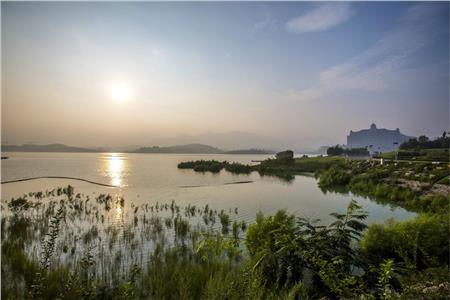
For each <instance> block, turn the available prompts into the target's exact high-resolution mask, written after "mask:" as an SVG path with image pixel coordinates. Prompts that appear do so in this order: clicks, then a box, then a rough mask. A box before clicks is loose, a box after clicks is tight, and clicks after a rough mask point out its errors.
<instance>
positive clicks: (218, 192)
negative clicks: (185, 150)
mask: <svg viewBox="0 0 450 300" xmlns="http://www.w3.org/2000/svg"><path fill="white" fill-rule="evenodd" d="M7 155H8V156H9V159H8V160H2V166H1V170H2V181H9V180H14V179H21V178H27V177H37V176H70V177H79V178H84V179H88V180H92V181H96V182H101V183H106V184H112V185H116V186H119V188H106V187H100V186H96V185H92V184H89V183H85V182H79V181H74V180H63V179H39V180H33V181H27V182H19V183H9V184H2V193H1V194H2V199H10V198H11V197H15V196H20V195H22V194H24V193H26V192H29V191H41V190H46V189H52V188H55V187H58V186H63V185H67V184H71V185H73V186H75V188H76V190H77V191H79V192H83V193H86V194H94V193H95V194H98V193H110V194H112V195H115V196H119V195H120V196H124V197H125V199H126V200H127V201H132V202H134V203H135V204H137V205H140V204H145V203H149V205H154V204H155V203H156V202H159V203H161V202H170V201H172V200H175V201H176V202H177V203H178V204H180V205H187V204H189V203H190V204H194V205H197V206H204V205H205V204H209V206H210V207H212V208H214V209H217V210H219V209H226V210H228V209H233V210H234V208H235V207H237V208H238V211H239V213H238V219H243V220H245V221H247V222H250V221H252V220H253V219H254V217H255V214H256V213H257V212H258V211H262V212H264V213H267V214H272V213H274V212H275V211H276V210H277V209H286V210H287V211H288V212H291V213H296V214H298V215H302V216H306V217H317V218H321V219H323V220H324V221H328V220H331V218H330V217H329V213H331V212H344V211H345V208H346V206H347V204H348V203H349V201H350V200H351V199H355V200H357V201H358V202H359V203H360V204H361V205H362V206H363V208H364V209H365V210H366V211H368V212H369V219H368V222H369V223H370V222H382V221H384V220H386V219H389V218H396V219H405V218H410V217H413V216H414V214H413V213H410V212H407V211H405V210H404V209H401V208H394V207H390V206H387V205H381V204H377V203H376V202H375V201H371V200H369V199H365V198H362V197H359V196H355V195H351V194H337V193H323V192H322V191H321V190H320V189H319V188H318V186H317V181H316V180H315V179H314V178H313V177H309V176H296V177H295V179H294V180H293V181H291V182H285V181H282V180H280V179H277V178H274V177H269V176H260V175H259V174H258V173H256V172H253V173H252V174H250V175H232V174H231V173H228V172H226V171H222V172H220V173H218V174H211V173H196V172H194V171H192V170H179V169H177V164H178V163H179V162H182V161H187V160H197V159H216V160H228V161H237V162H241V163H251V161H252V160H262V159H265V158H267V157H268V155H205V154H201V155H200V154H123V153H117V154H111V153H8V154H7ZM238 181H253V182H251V183H245V184H228V183H233V182H238Z"/></svg>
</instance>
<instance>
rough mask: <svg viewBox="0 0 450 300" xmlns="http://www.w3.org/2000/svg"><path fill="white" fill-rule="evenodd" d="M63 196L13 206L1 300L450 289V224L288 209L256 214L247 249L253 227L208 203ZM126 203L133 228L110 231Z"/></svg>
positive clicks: (399, 293) (399, 295)
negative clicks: (369, 220) (325, 216)
mask: <svg viewBox="0 0 450 300" xmlns="http://www.w3.org/2000/svg"><path fill="white" fill-rule="evenodd" d="M60 191H61V193H60V194H59V195H58V194H57V193H56V192H55V191H50V192H46V193H43V194H40V196H39V199H42V201H40V202H34V199H30V200H29V199H28V197H22V198H20V200H17V199H16V200H14V201H10V202H9V203H8V210H7V211H3V214H2V227H1V230H2V265H1V272H2V274H1V275H2V277H1V281H2V282H1V283H2V284H1V292H2V298H4V299H18V298H19V299H57V298H58V299H141V298H145V299H149V298H150V299H318V298H326V299H342V298H345V299H356V298H358V299H442V295H444V296H445V295H448V292H449V288H450V285H449V284H448V272H447V270H446V268H447V265H448V255H449V253H448V247H446V246H447V245H446V239H447V237H448V225H449V224H448V218H444V217H438V216H434V217H431V216H426V215H423V216H420V217H418V218H417V219H416V220H411V221H406V222H403V223H388V224H386V225H371V226H369V229H368V231H366V232H364V230H365V228H366V225H365V224H364V223H363V221H364V219H365V218H366V217H367V214H366V213H365V212H363V211H361V207H359V206H358V205H357V204H356V203H355V202H353V201H352V202H351V203H350V204H349V206H348V209H347V212H346V213H344V214H340V213H333V214H332V216H333V217H334V218H335V221H334V222H333V223H331V224H330V225H328V226H323V225H318V224H317V221H310V220H308V219H304V218H296V217H294V216H293V215H289V214H288V213H286V212H285V211H279V212H277V213H276V214H275V215H274V216H263V215H262V214H258V215H257V219H256V222H255V223H253V224H251V225H250V226H249V227H248V229H247V232H246V239H245V243H244V244H241V242H240V241H241V238H242V231H241V230H246V224H245V223H242V222H237V221H232V219H231V218H232V216H231V215H229V214H226V213H225V212H224V211H221V212H220V213H217V211H215V210H212V209H210V208H209V206H205V207H204V208H199V207H196V206H193V205H188V206H187V207H185V208H184V213H183V210H182V209H181V208H180V207H179V206H177V205H176V204H175V202H172V203H167V204H164V203H163V204H161V203H156V204H155V205H152V206H149V204H145V205H140V206H134V205H133V204H132V203H131V204H129V203H126V202H124V200H123V198H120V199H114V198H113V197H108V196H106V195H102V196H99V197H96V198H95V199H92V200H91V199H89V197H87V196H84V195H80V194H77V195H75V194H71V196H69V195H68V192H69V191H71V193H72V192H73V189H64V190H63V189H61V190H60ZM29 197H34V198H36V199H37V193H32V194H30V196H29ZM105 203H108V205H107V206H105ZM123 206H124V208H125V209H128V210H129V214H131V215H130V216H129V219H127V220H126V221H125V222H124V223H123V224H111V223H110V222H109V221H110V220H111V219H109V216H110V214H114V210H115V209H117V208H118V207H123ZM107 207H110V208H111V209H110V210H107V209H106V208H107ZM235 213H237V210H235ZM164 216H165V217H164ZM163 217H164V218H163ZM217 217H219V219H220V223H221V225H222V229H221V230H219V231H220V232H221V233H219V232H217V229H216V228H215V227H214V225H213V224H215V222H216V219H217ZM136 219H137V222H135V221H134V220H136ZM102 220H103V221H102ZM163 220H164V221H163ZM195 220H197V221H199V222H200V223H198V224H197V225H196V226H194V223H193V222H195ZM202 222H203V224H204V225H201V223H202ZM49 224H50V225H49ZM69 224H70V226H68V225H69ZM230 224H232V226H231V232H230V230H229V229H230ZM200 225H201V226H200ZM94 228H95V230H94ZM411 233H412V234H411ZM44 236H45V238H44V239H43V240H44V242H43V243H41V240H42V238H43V237H44ZM88 236H89V237H88ZM361 236H363V240H362V242H361V247H359V246H358V245H359V240H360V238H361ZM41 246H43V247H41ZM244 247H245V248H244ZM50 249H52V250H51V251H50ZM42 262H43V263H42Z"/></svg>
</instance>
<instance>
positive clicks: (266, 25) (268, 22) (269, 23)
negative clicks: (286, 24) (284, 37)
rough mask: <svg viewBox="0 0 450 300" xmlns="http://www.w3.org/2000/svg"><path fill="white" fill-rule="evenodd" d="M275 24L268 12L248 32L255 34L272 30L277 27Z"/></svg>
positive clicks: (275, 21)
mask: <svg viewBox="0 0 450 300" xmlns="http://www.w3.org/2000/svg"><path fill="white" fill-rule="evenodd" d="M277 24H278V22H277V20H276V19H275V18H274V17H273V16H272V14H271V13H270V12H266V13H265V14H264V17H263V18H262V19H261V20H259V21H258V22H256V23H255V24H253V26H252V27H251V28H250V31H252V32H256V31H259V30H274V29H276V28H277V27H278V26H277Z"/></svg>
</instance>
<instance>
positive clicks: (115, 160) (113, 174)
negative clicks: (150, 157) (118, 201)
mask: <svg viewBox="0 0 450 300" xmlns="http://www.w3.org/2000/svg"><path fill="white" fill-rule="evenodd" d="M124 161H125V160H124V159H123V158H122V157H121V156H120V155H119V154H116V153H111V154H110V155H109V156H108V157H107V158H106V164H107V166H106V169H107V170H108V176H109V177H110V178H111V184H112V185H115V186H118V187H122V186H123V184H124V182H123V173H124Z"/></svg>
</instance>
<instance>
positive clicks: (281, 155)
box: [275, 150, 294, 163]
mask: <svg viewBox="0 0 450 300" xmlns="http://www.w3.org/2000/svg"><path fill="white" fill-rule="evenodd" d="M275 158H276V159H277V161H279V162H281V163H292V162H294V152H293V151H292V150H286V151H281V152H278V153H277V154H275Z"/></svg>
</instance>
